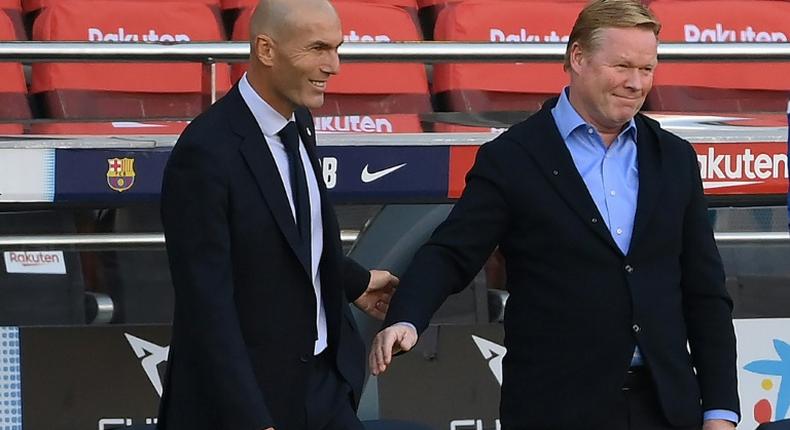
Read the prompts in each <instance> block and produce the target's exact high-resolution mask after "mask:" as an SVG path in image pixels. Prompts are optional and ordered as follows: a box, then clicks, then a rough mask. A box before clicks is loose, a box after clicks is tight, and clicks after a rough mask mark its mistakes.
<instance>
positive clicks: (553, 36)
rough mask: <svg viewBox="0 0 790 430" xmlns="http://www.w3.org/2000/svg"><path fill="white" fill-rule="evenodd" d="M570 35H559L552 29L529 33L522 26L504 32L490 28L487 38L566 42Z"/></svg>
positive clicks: (500, 40)
mask: <svg viewBox="0 0 790 430" xmlns="http://www.w3.org/2000/svg"><path fill="white" fill-rule="evenodd" d="M569 37H570V36H568V35H567V34H566V35H564V36H560V35H559V33H557V32H556V31H554V30H552V31H551V33H549V34H544V35H542V36H541V35H539V34H529V31H527V29H526V28H522V29H520V30H519V31H518V33H505V31H504V30H500V29H498V28H492V29H490V30H489V40H490V41H491V42H567V41H568V39H569Z"/></svg>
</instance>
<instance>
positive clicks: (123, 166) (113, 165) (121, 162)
mask: <svg viewBox="0 0 790 430" xmlns="http://www.w3.org/2000/svg"><path fill="white" fill-rule="evenodd" d="M107 163H108V164H109V165H110V168H109V169H108V170H107V185H109V186H110V188H112V189H113V190H115V191H118V192H119V193H122V192H124V191H126V190H128V189H129V188H132V185H134V158H110V159H108V160H107Z"/></svg>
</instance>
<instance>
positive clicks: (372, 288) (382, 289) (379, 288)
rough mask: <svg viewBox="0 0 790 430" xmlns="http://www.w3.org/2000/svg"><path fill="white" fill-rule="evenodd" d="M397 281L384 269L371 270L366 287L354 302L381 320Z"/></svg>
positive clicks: (385, 313)
mask: <svg viewBox="0 0 790 430" xmlns="http://www.w3.org/2000/svg"><path fill="white" fill-rule="evenodd" d="M398 282H399V280H398V278H396V277H395V276H393V275H392V274H391V273H390V272H387V271H386V270H371V271H370V283H368V288H367V289H366V290H365V292H364V293H362V295H361V296H359V297H358V298H357V299H356V300H354V304H355V305H356V306H357V307H358V308H359V309H361V310H362V311H364V312H365V313H366V314H368V315H370V316H372V317H373V318H376V319H378V320H383V319H384V316H385V315H387V309H388V308H389V306H390V299H391V298H392V294H393V293H394V292H395V287H397V286H398Z"/></svg>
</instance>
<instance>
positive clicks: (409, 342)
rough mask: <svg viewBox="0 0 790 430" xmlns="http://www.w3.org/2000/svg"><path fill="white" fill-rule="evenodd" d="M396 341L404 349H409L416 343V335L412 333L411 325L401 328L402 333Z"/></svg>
mask: <svg viewBox="0 0 790 430" xmlns="http://www.w3.org/2000/svg"><path fill="white" fill-rule="evenodd" d="M398 343H399V344H400V348H401V349H402V350H404V351H410V350H411V349H412V348H413V347H414V344H415V343H417V336H416V335H415V334H414V331H413V330H412V329H411V327H404V328H403V334H402V336H401V338H400V341H399V342H398Z"/></svg>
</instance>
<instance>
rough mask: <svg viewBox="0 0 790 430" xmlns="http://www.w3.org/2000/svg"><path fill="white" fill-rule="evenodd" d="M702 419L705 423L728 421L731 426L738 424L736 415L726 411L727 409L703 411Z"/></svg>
mask: <svg viewBox="0 0 790 430" xmlns="http://www.w3.org/2000/svg"><path fill="white" fill-rule="evenodd" d="M702 419H703V420H705V421H708V420H725V421H730V422H731V423H733V424H738V420H739V417H738V414H736V413H735V412H733V411H728V410H727V409H711V410H709V411H705V413H704V414H703V415H702Z"/></svg>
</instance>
